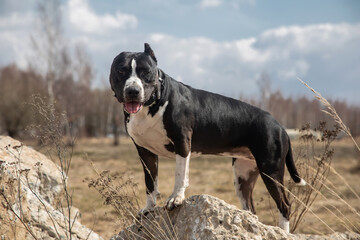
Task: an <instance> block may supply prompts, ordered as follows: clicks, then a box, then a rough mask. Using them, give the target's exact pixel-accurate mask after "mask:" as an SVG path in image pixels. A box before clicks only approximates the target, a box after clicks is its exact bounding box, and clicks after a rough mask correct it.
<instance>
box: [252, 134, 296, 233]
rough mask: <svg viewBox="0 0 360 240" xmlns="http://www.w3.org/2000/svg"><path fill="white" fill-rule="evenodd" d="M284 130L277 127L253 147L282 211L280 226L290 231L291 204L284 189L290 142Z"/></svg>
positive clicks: (268, 184)
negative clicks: (286, 160)
mask: <svg viewBox="0 0 360 240" xmlns="http://www.w3.org/2000/svg"><path fill="white" fill-rule="evenodd" d="M284 132H285V131H284V130H281V129H280V130H279V129H275V130H274V131H273V132H270V134H269V136H268V137H267V138H266V139H262V140H263V141H260V140H261V139H260V140H258V141H257V145H254V146H253V147H252V148H251V152H252V154H253V155H254V157H255V159H256V163H257V167H258V169H259V172H260V175H261V177H262V179H263V181H264V183H265V186H266V188H267V190H268V192H269V193H270V195H271V197H272V198H273V199H274V201H275V203H276V206H277V208H278V210H279V212H280V218H279V227H280V228H282V229H284V230H285V231H287V232H289V217H290V204H289V201H288V199H287V197H286V194H285V189H284V171H285V158H286V155H287V153H288V151H289V147H290V146H289V142H288V138H287V135H285V134H284Z"/></svg>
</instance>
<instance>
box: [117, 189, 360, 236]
mask: <svg viewBox="0 0 360 240" xmlns="http://www.w3.org/2000/svg"><path fill="white" fill-rule="evenodd" d="M314 237H315V238H314ZM122 239H136V240H137V239H181V240H183V239H184V240H193V239H206V240H215V239H224V240H227V239H234V240H235V239H236V240H245V239H258V240H261V239H267V240H268V239H274V240H275V239H284V240H287V239H294V240H305V239H314V240H318V239H319V240H325V239H360V235H359V234H356V233H336V234H332V235H327V236H314V235H302V234H300V235H293V234H289V233H287V232H285V231H284V230H282V229H280V228H279V227H274V226H268V225H265V224H263V223H261V222H259V219H258V217H257V216H256V215H253V214H252V213H250V212H248V211H243V210H239V209H238V208H237V207H235V206H233V205H230V204H227V203H226V202H224V201H223V200H221V199H218V198H216V197H212V196H209V195H196V196H191V197H189V198H187V199H186V200H185V202H184V203H183V204H182V205H181V206H180V207H178V208H176V209H174V210H173V211H170V212H168V211H166V210H164V209H163V208H161V207H157V208H156V209H155V211H154V212H153V213H151V214H150V213H149V214H148V215H147V216H145V217H142V219H140V220H139V221H138V222H137V223H136V224H134V225H131V226H129V227H127V228H126V229H123V230H122V231H121V232H120V233H119V234H117V235H115V236H113V237H112V238H111V240H122Z"/></svg>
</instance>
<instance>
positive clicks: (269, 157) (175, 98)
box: [110, 43, 306, 232]
mask: <svg viewBox="0 0 360 240" xmlns="http://www.w3.org/2000/svg"><path fill="white" fill-rule="evenodd" d="M110 84H111V89H112V90H113V92H114V93H115V95H114V96H115V97H116V98H117V100H118V101H119V102H120V103H122V104H123V109H124V115H125V126H126V130H127V132H128V134H129V135H130V137H131V139H132V140H133V142H134V144H135V146H136V149H137V151H138V154H139V156H140V160H141V163H142V165H143V168H144V173H145V184H146V195H147V201H146V206H145V208H144V209H142V210H141V213H144V214H145V213H147V212H151V211H153V210H154V207H155V206H156V198H157V196H158V194H159V192H158V189H157V181H158V156H164V157H168V158H172V159H175V160H176V170H175V171H176V172H175V186H174V191H173V193H172V194H171V196H170V197H169V198H168V199H167V201H166V202H165V208H166V209H167V210H172V209H174V208H175V207H177V206H179V205H181V204H182V202H183V201H184V199H185V189H186V188H187V187H188V185H189V161H190V157H191V156H193V157H194V156H197V155H200V154H215V155H221V156H228V157H232V159H233V161H232V166H233V171H234V183H235V190H236V194H237V196H238V198H239V199H240V201H241V203H242V206H243V208H244V209H245V210H249V211H251V212H253V213H255V208H254V204H253V200H252V191H253V187H254V185H255V182H256V180H257V178H258V175H259V174H260V176H261V177H262V179H263V181H264V183H265V185H266V188H267V190H268V191H269V193H270V195H271V197H272V198H273V199H274V201H275V203H276V205H277V207H278V210H279V215H280V219H279V226H280V227H281V228H282V229H284V230H286V231H287V232H288V231H289V215H290V204H289V202H288V199H287V197H286V194H285V192H284V187H283V178H284V170H285V164H286V166H287V169H288V171H289V173H290V176H291V178H292V179H293V181H294V182H295V183H297V184H298V185H305V184H306V182H305V181H304V180H303V179H302V178H300V176H299V174H298V171H297V169H296V167H295V164H294V161H293V156H292V150H291V143H290V139H289V137H288V135H287V133H286V131H285V130H284V128H283V127H282V126H281V125H280V124H279V123H278V122H277V121H276V120H275V119H274V118H273V117H272V116H271V115H270V114H269V113H268V112H265V111H263V110H261V109H259V108H257V107H254V106H252V105H250V104H247V103H245V102H242V101H239V100H235V99H233V98H229V97H225V96H222V95H219V94H215V93H211V92H207V91H203V90H199V89H195V88H192V87H190V86H187V85H185V84H183V83H181V82H178V81H176V80H174V79H173V78H171V77H170V76H169V75H167V74H166V73H165V72H164V71H162V70H161V69H160V68H158V67H157V59H156V57H155V54H154V51H153V50H152V49H151V47H150V45H149V44H147V43H145V50H144V52H122V53H120V54H119V55H118V56H116V57H115V59H114V60H113V63H112V65H111V70H110ZM244 149H249V150H250V151H251V155H250V156H253V158H252V157H244Z"/></svg>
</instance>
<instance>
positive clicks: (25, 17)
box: [0, 12, 33, 29]
mask: <svg viewBox="0 0 360 240" xmlns="http://www.w3.org/2000/svg"><path fill="white" fill-rule="evenodd" d="M32 20H33V16H32V15H31V14H30V13H25V14H20V13H17V12H12V13H11V14H10V15H9V16H2V17H0V28H7V29H9V28H12V29H14V28H19V27H26V26H29V25H30V24H31V22H32Z"/></svg>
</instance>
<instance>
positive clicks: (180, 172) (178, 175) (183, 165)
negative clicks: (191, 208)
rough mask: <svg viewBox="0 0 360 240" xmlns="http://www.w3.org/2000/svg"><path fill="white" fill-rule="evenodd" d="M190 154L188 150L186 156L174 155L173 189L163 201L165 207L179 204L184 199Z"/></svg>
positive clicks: (187, 181)
mask: <svg viewBox="0 0 360 240" xmlns="http://www.w3.org/2000/svg"><path fill="white" fill-rule="evenodd" d="M190 155H191V153H190V152H189V153H188V155H187V156H186V157H182V156H180V155H178V154H177V155H176V170H175V186H174V191H173V193H172V194H171V196H170V197H169V198H168V200H167V201H166V203H165V207H166V209H168V210H172V209H173V208H174V207H177V206H179V205H181V204H182V202H183V201H184V199H185V189H186V188H187V187H188V186H189V162H190Z"/></svg>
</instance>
